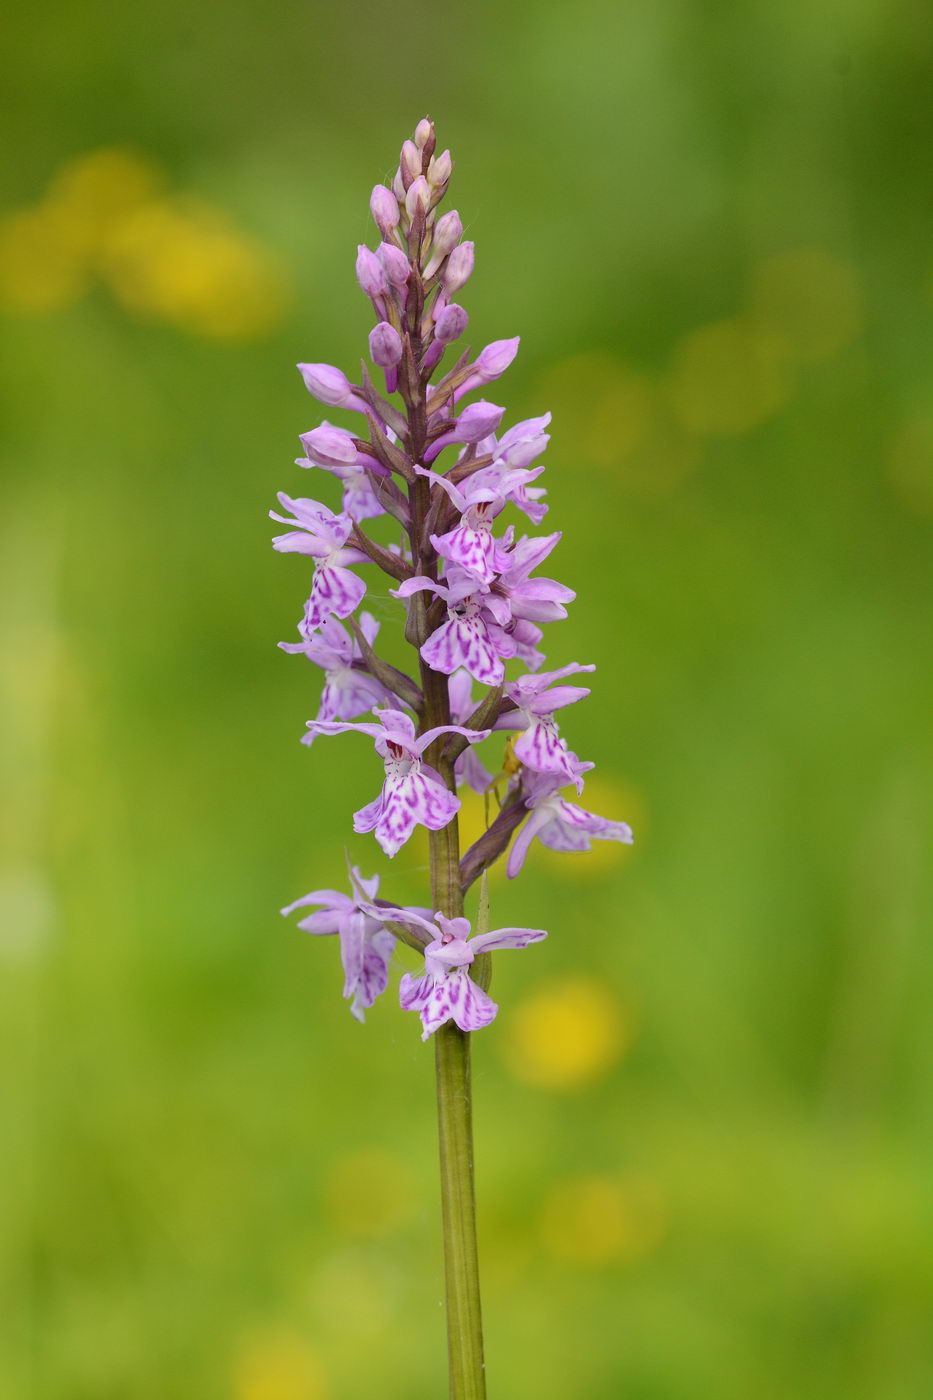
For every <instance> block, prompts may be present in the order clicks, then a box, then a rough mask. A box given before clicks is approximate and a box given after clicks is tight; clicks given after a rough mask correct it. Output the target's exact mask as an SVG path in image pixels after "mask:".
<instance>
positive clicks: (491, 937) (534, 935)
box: [470, 928, 547, 953]
mask: <svg viewBox="0 0 933 1400" xmlns="http://www.w3.org/2000/svg"><path fill="white" fill-rule="evenodd" d="M542 938H547V930H546V929H543V928H495V929H492V930H490V932H489V933H480V934H477V936H476V938H471V939H470V947H471V948H472V949H473V951H474V953H491V952H492V951H493V949H495V948H527V947H528V944H529V943H540V942H541V940H542Z"/></svg>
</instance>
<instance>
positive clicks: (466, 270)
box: [444, 242, 473, 292]
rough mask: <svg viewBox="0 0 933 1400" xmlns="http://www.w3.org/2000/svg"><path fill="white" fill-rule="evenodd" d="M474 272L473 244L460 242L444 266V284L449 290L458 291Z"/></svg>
mask: <svg viewBox="0 0 933 1400" xmlns="http://www.w3.org/2000/svg"><path fill="white" fill-rule="evenodd" d="M472 272H473V244H472V243H470V242H467V243H458V244H457V246H456V248H455V249H454V250H453V252H452V253H451V255H450V257H449V258H448V259H447V266H446V267H445V268H444V286H445V288H446V289H447V291H448V292H457V291H459V290H460V288H461V287H462V286H463V285H464V284H465V283H466V282H469V280H470V276H471V274H472Z"/></svg>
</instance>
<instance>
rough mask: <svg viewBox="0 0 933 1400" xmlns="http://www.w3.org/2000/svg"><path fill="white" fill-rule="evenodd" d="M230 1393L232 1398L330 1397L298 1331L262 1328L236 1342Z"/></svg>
mask: <svg viewBox="0 0 933 1400" xmlns="http://www.w3.org/2000/svg"><path fill="white" fill-rule="evenodd" d="M233 1394H234V1397H235V1400H330V1397H331V1395H332V1391H331V1388H330V1386H329V1385H328V1383H327V1380H326V1377H325V1374H324V1370H323V1368H322V1366H321V1363H320V1361H319V1359H318V1357H317V1355H316V1354H315V1352H314V1351H313V1349H312V1348H311V1347H310V1346H309V1344H308V1343H307V1341H306V1340H305V1338H304V1337H303V1336H302V1335H301V1333H300V1332H297V1331H291V1330H288V1329H286V1328H264V1329H262V1330H259V1331H256V1332H254V1333H251V1334H250V1335H248V1336H247V1337H245V1338H244V1339H243V1341H242V1342H241V1343H240V1347H239V1349H238V1351H237V1354H236V1357H235V1359H234V1365H233Z"/></svg>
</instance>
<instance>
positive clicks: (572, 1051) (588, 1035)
mask: <svg viewBox="0 0 933 1400" xmlns="http://www.w3.org/2000/svg"><path fill="white" fill-rule="evenodd" d="M508 1026H509V1029H508V1034H507V1036H506V1037H505V1039H504V1041H503V1054H504V1056H505V1059H506V1062H507V1064H508V1067H509V1069H510V1070H511V1071H512V1073H513V1074H514V1075H515V1077H516V1078H517V1079H521V1080H522V1081H523V1082H524V1083H526V1084H532V1085H534V1086H535V1087H537V1088H540V1089H562V1090H574V1089H582V1088H585V1087H586V1086H587V1085H589V1084H592V1083H594V1082H595V1081H596V1080H598V1079H601V1078H602V1077H603V1076H604V1075H605V1074H607V1073H608V1072H609V1070H611V1069H612V1067H613V1065H615V1064H616V1063H617V1061H618V1060H619V1058H620V1056H621V1055H622V1054H623V1053H624V1051H625V1050H626V1049H627V1048H628V1045H629V1043H630V1041H631V1039H632V1025H631V1021H630V1018H629V1016H628V1015H627V1014H626V1012H625V1011H624V1010H623V1008H622V1006H621V1005H620V1003H619V1000H618V998H617V997H616V996H615V994H614V993H613V992H612V991H611V990H610V989H609V988H608V987H607V986H606V985H605V983H604V982H602V981H598V980H597V979H596V978H593V977H585V976H582V975H577V976H573V977H565V978H561V979H560V980H556V981H554V982H549V983H547V984H545V985H544V986H541V987H539V988H538V990H537V991H535V992H532V993H531V995H530V996H528V997H526V998H525V1000H524V1001H523V1002H521V1003H520V1004H519V1005H518V1006H516V1007H514V1008H513V1009H512V1011H511V1014H510V1016H509V1021H508Z"/></svg>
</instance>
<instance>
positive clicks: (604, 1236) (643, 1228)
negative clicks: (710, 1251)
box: [541, 1174, 666, 1268]
mask: <svg viewBox="0 0 933 1400" xmlns="http://www.w3.org/2000/svg"><path fill="white" fill-rule="evenodd" d="M665 1227H666V1211H665V1208H664V1202H663V1200H662V1198H661V1195H660V1192H659V1191H658V1189H657V1187H656V1186H654V1185H653V1184H652V1183H651V1182H648V1181H642V1180H637V1179H620V1178H616V1177H614V1176H600V1175H595V1174H593V1175H581V1176H574V1177H568V1178H567V1179H566V1180H564V1181H559V1182H558V1183H557V1184H556V1185H555V1186H553V1187H552V1188H551V1190H550V1191H549V1192H548V1195H547V1197H546V1198H545V1201H544V1206H543V1209H542V1212H541V1236H542V1239H543V1242H544V1245H545V1248H546V1249H547V1250H548V1252H549V1253H550V1254H552V1255H553V1256H554V1257H555V1258H556V1259H559V1260H561V1261H562V1262H563V1263H567V1264H576V1265H578V1266H579V1267H581V1268H600V1267H603V1266H605V1265H607V1264H614V1263H625V1264H632V1263H636V1262H637V1261H638V1260H639V1259H642V1258H644V1256H645V1255H647V1254H649V1253H650V1252H651V1251H652V1250H653V1249H654V1248H655V1247H656V1246H657V1244H658V1243H659V1241H660V1240H661V1239H662V1238H663V1235H664V1231H665Z"/></svg>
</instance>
